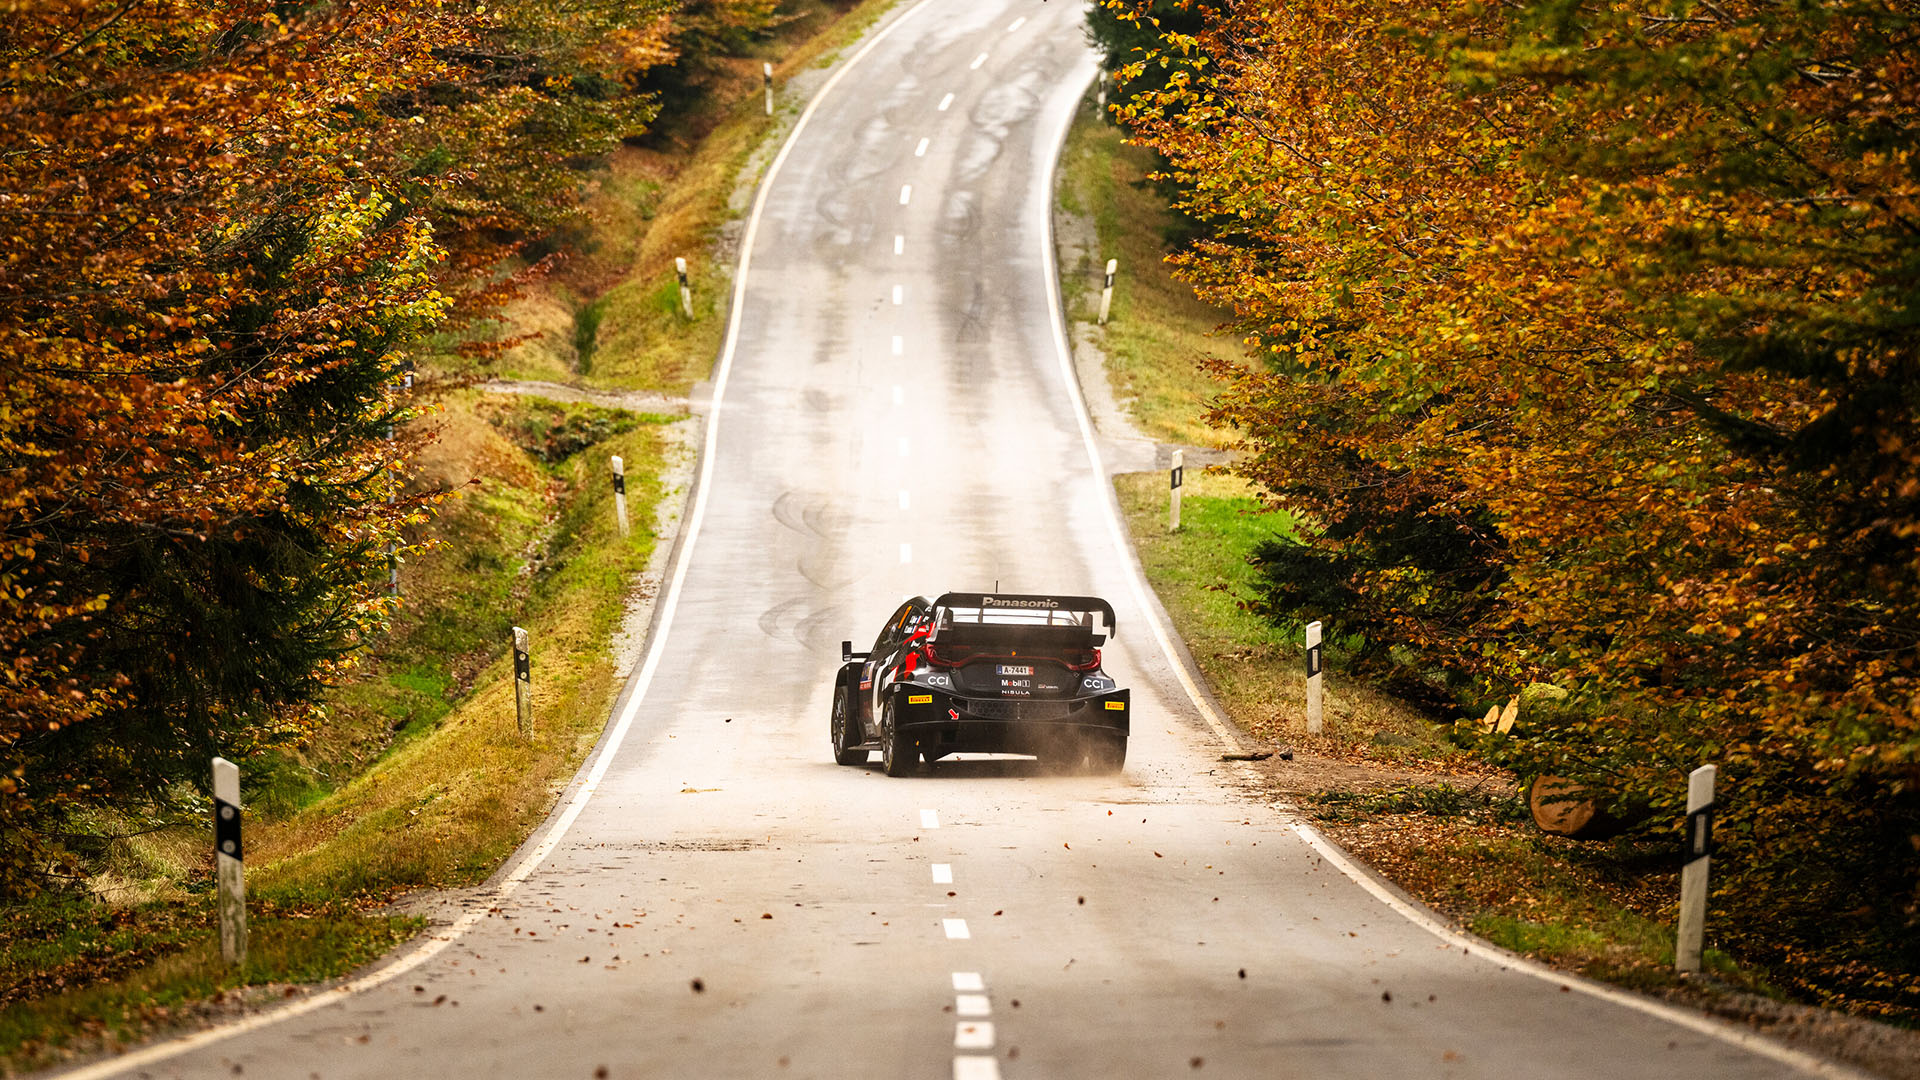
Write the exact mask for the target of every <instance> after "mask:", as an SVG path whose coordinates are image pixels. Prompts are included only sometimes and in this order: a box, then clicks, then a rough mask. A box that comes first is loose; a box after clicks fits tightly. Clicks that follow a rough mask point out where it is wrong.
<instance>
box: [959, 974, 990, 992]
mask: <svg viewBox="0 0 1920 1080" xmlns="http://www.w3.org/2000/svg"><path fill="white" fill-rule="evenodd" d="M953 988H954V989H955V990H958V991H974V992H978V991H982V990H985V989H986V988H987V984H986V982H985V981H984V980H982V979H981V978H980V973H979V972H977V971H956V972H954V973H953Z"/></svg>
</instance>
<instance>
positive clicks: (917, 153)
mask: <svg viewBox="0 0 1920 1080" xmlns="http://www.w3.org/2000/svg"><path fill="white" fill-rule="evenodd" d="M913 156H914V157H926V156H927V140H925V139H921V140H920V145H919V146H916V147H914V148H913Z"/></svg>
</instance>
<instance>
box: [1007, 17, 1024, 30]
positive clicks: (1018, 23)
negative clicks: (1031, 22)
mask: <svg viewBox="0 0 1920 1080" xmlns="http://www.w3.org/2000/svg"><path fill="white" fill-rule="evenodd" d="M1025 25H1027V17H1026V16H1025V15H1022V16H1020V17H1019V18H1017V19H1015V20H1013V21H1012V22H1010V23H1008V24H1007V33H1009V34H1011V33H1013V32H1014V31H1015V30H1018V29H1020V28H1021V27H1023V26H1025Z"/></svg>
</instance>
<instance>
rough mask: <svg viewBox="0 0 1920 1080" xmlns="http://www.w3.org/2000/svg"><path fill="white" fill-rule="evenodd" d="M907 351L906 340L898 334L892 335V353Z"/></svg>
mask: <svg viewBox="0 0 1920 1080" xmlns="http://www.w3.org/2000/svg"><path fill="white" fill-rule="evenodd" d="M906 351H907V341H906V339H905V338H903V337H901V336H900V335H899V334H895V335H893V355H895V356H899V355H901V354H902V353H904V352H906Z"/></svg>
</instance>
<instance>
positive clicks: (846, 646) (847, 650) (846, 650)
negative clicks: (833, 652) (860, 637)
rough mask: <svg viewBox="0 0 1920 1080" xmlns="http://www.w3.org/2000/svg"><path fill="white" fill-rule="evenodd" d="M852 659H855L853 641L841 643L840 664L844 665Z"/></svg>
mask: <svg viewBox="0 0 1920 1080" xmlns="http://www.w3.org/2000/svg"><path fill="white" fill-rule="evenodd" d="M851 659H853V642H851V641H843V642H841V643H840V662H841V663H843V664H844V663H846V662H847V661H849V660H851Z"/></svg>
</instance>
